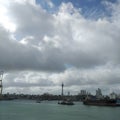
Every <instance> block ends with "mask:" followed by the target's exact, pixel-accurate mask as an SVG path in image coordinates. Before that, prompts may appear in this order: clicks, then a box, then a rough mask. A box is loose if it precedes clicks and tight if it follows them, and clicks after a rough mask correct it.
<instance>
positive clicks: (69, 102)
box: [58, 99, 74, 105]
mask: <svg viewBox="0 0 120 120" xmlns="http://www.w3.org/2000/svg"><path fill="white" fill-rule="evenodd" d="M58 104H61V105H74V103H73V101H72V100H70V99H67V100H63V101H60V102H58Z"/></svg>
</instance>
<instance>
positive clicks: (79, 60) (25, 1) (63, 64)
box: [0, 0, 120, 95]
mask: <svg viewBox="0 0 120 120" xmlns="http://www.w3.org/2000/svg"><path fill="white" fill-rule="evenodd" d="M119 52H120V0H22V1H21V0H11V1H10V0H4V1H3V0H0V70H1V71H4V76H3V93H8V92H9V93H18V94H21V93H24V94H43V93H49V94H57V95H59V94H61V84H62V83H64V86H65V87H64V94H67V93H68V91H69V92H70V93H71V94H78V93H79V92H80V90H82V89H85V90H87V91H89V92H92V93H93V94H95V90H96V89H97V88H101V89H102V92H103V94H108V93H111V92H113V91H114V92H116V93H120V54H119Z"/></svg>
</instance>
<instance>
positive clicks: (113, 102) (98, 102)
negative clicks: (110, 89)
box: [83, 99, 120, 107]
mask: <svg viewBox="0 0 120 120" xmlns="http://www.w3.org/2000/svg"><path fill="white" fill-rule="evenodd" d="M83 104H84V105H94V106H112V107H117V106H119V107H120V100H119V99H86V100H84V101H83Z"/></svg>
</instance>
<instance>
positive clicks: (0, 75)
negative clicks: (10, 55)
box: [0, 71, 3, 99]
mask: <svg viewBox="0 0 120 120" xmlns="http://www.w3.org/2000/svg"><path fill="white" fill-rule="evenodd" d="M2 79H3V71H0V99H1V98H2V90H3V85H2Z"/></svg>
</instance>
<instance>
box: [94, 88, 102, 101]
mask: <svg viewBox="0 0 120 120" xmlns="http://www.w3.org/2000/svg"><path fill="white" fill-rule="evenodd" d="M96 98H98V99H102V98H103V95H102V92H101V89H100V88H98V89H97V90H96Z"/></svg>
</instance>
